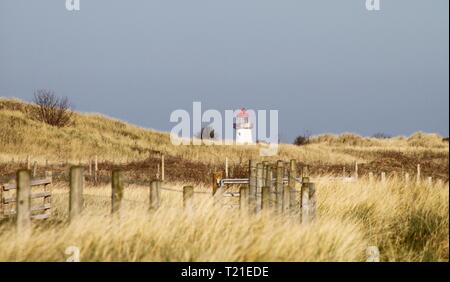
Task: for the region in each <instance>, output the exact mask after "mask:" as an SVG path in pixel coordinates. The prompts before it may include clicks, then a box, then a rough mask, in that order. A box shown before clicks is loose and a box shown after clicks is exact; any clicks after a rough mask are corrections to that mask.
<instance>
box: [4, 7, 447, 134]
mask: <svg viewBox="0 0 450 282" xmlns="http://www.w3.org/2000/svg"><path fill="white" fill-rule="evenodd" d="M448 6H449V1H448V0H433V1H429V0H415V1H411V0H395V1H394V0H381V11H377V12H369V11H367V10H366V9H365V0H342V1H336V0H327V1H325V0H305V1H301V0H278V1H275V0H271V1H267V0H215V1H211V0H202V1H200V0H177V1H175V0H159V1H150V0H133V1H126V0H114V1H113V0H81V11H79V12H69V11H67V10H66V9H65V0H40V1H34V0H28V1H24V0H1V2H0V95H1V96H15V97H19V98H22V99H26V100H31V97H32V94H33V91H34V90H35V89H38V88H51V89H54V90H55V91H56V93H57V94H60V95H65V96H68V97H70V98H71V100H72V101H73V102H74V104H75V106H76V109H77V110H79V111H86V112H100V113H104V114H107V115H109V116H113V117H117V118H120V119H123V120H126V121H128V122H131V123H135V124H138V125H141V126H145V127H150V128H155V129H158V130H165V131H169V130H170V129H171V127H172V126H173V124H171V123H170V122H169V116H170V113H171V112H172V111H173V110H175V109H180V108H181V109H186V110H189V111H190V112H191V111H192V102H193V101H201V102H202V103H203V108H204V110H206V109H209V108H214V109H218V110H225V109H236V108H239V107H241V106H245V107H248V108H253V109H277V110H279V119H280V129H279V130H280V135H281V138H282V140H283V141H285V142H291V141H292V140H293V139H294V137H295V136H296V135H298V134H301V133H303V132H304V131H305V130H310V131H311V132H312V133H313V134H318V133H325V132H333V133H340V132H345V131H350V132H356V133H359V134H362V135H371V134H373V133H375V132H385V133H388V134H393V135H397V134H406V135H408V134H410V133H412V132H414V131H417V130H422V131H427V132H438V133H441V134H443V135H446V136H447V135H448V133H449V119H448V118H449V106H448V103H449V81H448V75H449V65H448V64H449V45H448V42H449V37H448V36H449V16H448V10H449V7H448Z"/></svg>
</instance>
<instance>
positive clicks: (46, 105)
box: [33, 89, 73, 127]
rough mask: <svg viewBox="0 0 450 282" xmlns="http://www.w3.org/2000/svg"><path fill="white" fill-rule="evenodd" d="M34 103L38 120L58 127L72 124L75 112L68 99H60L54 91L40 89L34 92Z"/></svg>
mask: <svg viewBox="0 0 450 282" xmlns="http://www.w3.org/2000/svg"><path fill="white" fill-rule="evenodd" d="M34 102H35V103H36V105H37V107H36V109H35V110H34V111H33V114H34V117H35V118H36V119H37V120H40V121H42V122H45V123H47V124H49V125H52V126H57V127H64V126H67V125H70V124H71V123H72V115H73V112H72V110H71V107H70V103H69V99H68V98H67V97H58V96H56V95H55V93H54V92H53V91H52V90H47V89H39V90H36V91H35V92H34Z"/></svg>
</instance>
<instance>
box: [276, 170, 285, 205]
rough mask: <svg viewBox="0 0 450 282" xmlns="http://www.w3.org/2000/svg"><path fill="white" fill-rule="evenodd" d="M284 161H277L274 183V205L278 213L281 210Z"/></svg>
mask: <svg viewBox="0 0 450 282" xmlns="http://www.w3.org/2000/svg"><path fill="white" fill-rule="evenodd" d="M283 165H284V163H283V161H277V176H276V184H275V207H276V210H277V211H279V212H280V213H281V212H283V186H284V183H283V178H284V167H283Z"/></svg>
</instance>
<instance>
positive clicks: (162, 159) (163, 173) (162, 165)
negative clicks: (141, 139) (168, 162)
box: [161, 155, 165, 181]
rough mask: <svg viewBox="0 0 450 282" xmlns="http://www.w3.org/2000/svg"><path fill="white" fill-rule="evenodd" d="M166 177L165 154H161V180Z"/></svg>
mask: <svg viewBox="0 0 450 282" xmlns="http://www.w3.org/2000/svg"><path fill="white" fill-rule="evenodd" d="M164 179H165V171H164V155H161V181H164Z"/></svg>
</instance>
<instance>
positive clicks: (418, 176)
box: [416, 164, 420, 184]
mask: <svg viewBox="0 0 450 282" xmlns="http://www.w3.org/2000/svg"><path fill="white" fill-rule="evenodd" d="M416 181H417V184H419V183H420V164H417V179H416Z"/></svg>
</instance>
